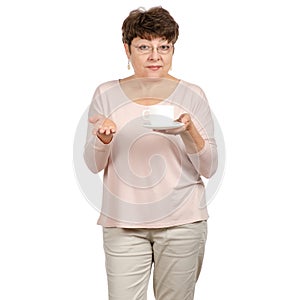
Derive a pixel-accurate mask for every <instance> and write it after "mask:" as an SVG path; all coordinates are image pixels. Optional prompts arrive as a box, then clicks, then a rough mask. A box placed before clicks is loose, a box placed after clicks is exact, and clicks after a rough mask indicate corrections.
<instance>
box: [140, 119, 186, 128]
mask: <svg viewBox="0 0 300 300" xmlns="http://www.w3.org/2000/svg"><path fill="white" fill-rule="evenodd" d="M183 125H184V124H183V123H180V122H176V121H174V122H172V123H167V124H161V123H160V124H147V123H145V124H143V126H144V127H146V128H149V129H157V130H166V129H174V128H179V127H181V126H183Z"/></svg>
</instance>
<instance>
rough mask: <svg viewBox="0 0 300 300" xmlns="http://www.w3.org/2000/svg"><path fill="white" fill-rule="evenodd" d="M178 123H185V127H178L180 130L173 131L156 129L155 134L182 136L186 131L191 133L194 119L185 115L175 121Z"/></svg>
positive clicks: (174, 129)
mask: <svg viewBox="0 0 300 300" xmlns="http://www.w3.org/2000/svg"><path fill="white" fill-rule="evenodd" d="M175 121H176V122H180V123H183V126H181V127H178V128H173V129H164V130H157V129H154V131H155V132H160V133H166V134H174V135H176V134H180V133H183V132H185V131H189V129H190V127H191V124H192V119H191V116H190V115H189V114H187V113H184V114H182V115H180V117H179V118H178V119H177V120H175Z"/></svg>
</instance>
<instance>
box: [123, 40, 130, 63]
mask: <svg viewBox="0 0 300 300" xmlns="http://www.w3.org/2000/svg"><path fill="white" fill-rule="evenodd" d="M124 48H125V52H126V55H127V58H128V59H130V56H131V52H130V46H129V45H128V44H126V43H124Z"/></svg>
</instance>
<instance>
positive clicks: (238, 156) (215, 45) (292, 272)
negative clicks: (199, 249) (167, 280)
mask: <svg viewBox="0 0 300 300" xmlns="http://www.w3.org/2000/svg"><path fill="white" fill-rule="evenodd" d="M195 3H197V7H196V6H195ZM155 5H162V6H163V7H165V8H166V9H168V10H169V11H170V13H171V14H172V15H173V16H174V18H175V19H176V21H177V22H178V23H179V25H180V36H179V40H178V43H177V44H176V50H175V55H174V63H173V71H172V74H173V75H174V76H177V77H179V78H182V79H184V80H187V81H190V82H193V83H196V84H198V85H200V86H201V87H202V88H203V90H204V91H205V93H206V95H207V97H208V100H209V102H210V105H211V108H212V110H213V112H214V114H215V115H216V117H217V119H218V121H219V123H220V125H221V127H222V130H223V135H224V138H225V143H226V150H227V161H226V171H225V177H224V180H223V183H222V186H221V187H220V190H219V192H218V194H217V195H216V197H215V199H214V201H213V203H212V204H210V206H209V212H210V216H211V217H210V220H209V238H208V242H207V251H206V257H205V262H204V266H203V270H202V273H201V275H200V279H199V282H198V285H197V289H196V296H195V299H206V300H210V299H212V300H216V299H220V298H222V299H231V300H240V299H243V300H248V299H274V300H275V299H289V300H292V299H299V297H300V292H299V288H298V287H297V284H298V283H299V269H300V263H299V253H300V246H299V244H300V243H299V242H298V240H299V226H300V224H299V210H298V207H299V205H298V202H299V200H300V197H299V175H298V170H299V150H300V149H299V143H298V138H299V133H298V129H297V128H299V109H298V108H297V106H296V105H297V103H298V102H299V100H300V92H299V83H300V82H299V79H300V78H299V77H300V76H299V69H300V60H299V53H300V46H299V28H300V19H299V9H298V5H297V1H296V0H295V1H292V0H285V1H276V0H275V1H267V0H252V1H238V0H236V1H234V0H229V1H221V0H219V1H218V0H210V1H198V2H196V1H194V2H192V1H174V0H172V1H171V0H166V1H113V0H110V1H107V2H104V1H100V0H98V1H96V0H94V1H93V0H85V1H76V0H75V1H68V0H59V1H58V0H52V1H34V0H28V1H17V0H15V1H13V0H12V1H6V3H4V1H2V2H1V4H0V30H1V47H0V51H1V55H0V60H1V61H0V72H1V89H0V93H1V95H0V96H1V111H0V114H1V116H0V122H1V124H0V125H1V126H0V130H1V156H0V159H1V161H0V167H1V202H0V203H1V204H0V205H1V207H0V230H1V236H0V241H1V248H0V251H1V255H0V266H1V267H0V275H1V290H0V298H1V299H5V300H8V299H9V300H10V299H32V300H34V299H44V300H47V299H89V300H92V299H107V297H106V278H105V268H104V255H103V250H102V241H101V227H99V226H97V225H96V220H97V218H98V212H97V211H96V210H95V209H94V208H92V207H91V206H90V205H89V204H88V202H87V201H86V200H85V198H84V196H83V195H82V194H81V192H80V189H79V187H78V184H77V181H76V178H75V175H74V171H73V162H72V159H73V158H72V155H73V140H74V134H75V130H76V127H77V124H78V122H79V120H80V118H81V116H82V114H83V113H84V111H85V109H86V108H87V106H88V105H89V103H90V100H91V97H92V94H93V92H94V90H95V88H96V87H97V85H98V84H100V83H102V82H104V81H107V80H111V79H117V78H121V77H125V76H128V75H129V74H131V73H130V71H128V70H127V59H126V56H125V54H124V52H123V45H122V43H121V30H120V28H121V25H122V22H123V20H124V19H125V18H126V17H127V15H128V13H129V11H130V10H132V9H135V8H137V7H138V6H144V7H146V8H149V7H152V6H155ZM297 123H298V124H297ZM149 295H150V296H149V299H153V296H152V289H151V286H150V287H149Z"/></svg>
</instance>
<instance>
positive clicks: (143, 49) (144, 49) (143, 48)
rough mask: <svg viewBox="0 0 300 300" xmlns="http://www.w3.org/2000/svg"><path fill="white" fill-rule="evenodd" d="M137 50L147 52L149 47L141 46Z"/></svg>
mask: <svg viewBox="0 0 300 300" xmlns="http://www.w3.org/2000/svg"><path fill="white" fill-rule="evenodd" d="M138 49H139V50H140V51H148V50H149V49H150V47H149V46H147V45H141V46H138Z"/></svg>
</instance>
